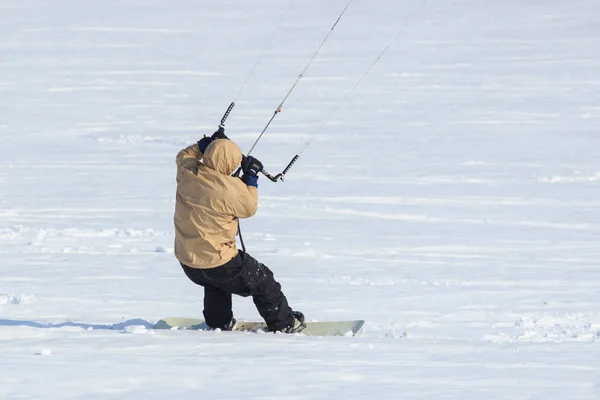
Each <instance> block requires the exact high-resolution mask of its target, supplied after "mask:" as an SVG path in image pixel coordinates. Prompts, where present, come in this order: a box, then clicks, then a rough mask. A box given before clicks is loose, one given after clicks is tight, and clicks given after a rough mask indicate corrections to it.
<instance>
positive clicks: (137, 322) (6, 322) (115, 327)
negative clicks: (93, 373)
mask: <svg viewBox="0 0 600 400" xmlns="http://www.w3.org/2000/svg"><path fill="white" fill-rule="evenodd" d="M0 326H29V327H32V328H44V329H49V328H64V327H77V328H82V329H94V330H109V331H120V330H123V329H125V328H127V327H128V326H143V327H145V328H147V329H152V328H154V324H153V323H152V322H149V321H146V320H145V319H139V318H137V319H130V320H127V321H124V322H120V323H118V324H110V325H102V324H86V323H83V322H71V321H68V322H61V323H59V324H51V323H46V324H43V323H40V322H35V321H19V320H12V319H0Z"/></svg>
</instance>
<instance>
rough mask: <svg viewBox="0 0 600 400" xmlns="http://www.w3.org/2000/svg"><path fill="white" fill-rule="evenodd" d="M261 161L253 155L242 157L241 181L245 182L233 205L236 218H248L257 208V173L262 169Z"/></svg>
mask: <svg viewBox="0 0 600 400" xmlns="http://www.w3.org/2000/svg"><path fill="white" fill-rule="evenodd" d="M262 169H263V165H262V163H261V162H260V161H259V160H258V159H256V158H254V157H251V156H249V157H244V158H243V159H242V170H243V171H244V175H243V176H242V182H243V183H244V184H245V186H243V187H242V188H241V189H240V190H239V196H237V199H236V201H234V205H233V213H234V215H235V216H236V217H237V218H250V217H251V216H253V215H254V214H256V210H257V209H258V173H259V172H260V171H262ZM240 186H241V185H240Z"/></svg>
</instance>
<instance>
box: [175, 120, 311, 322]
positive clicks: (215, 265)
mask: <svg viewBox="0 0 600 400" xmlns="http://www.w3.org/2000/svg"><path fill="white" fill-rule="evenodd" d="M176 162H177V193H176V203H175V218H174V221H175V256H176V257H177V259H178V260H179V262H180V263H181V266H182V267H183V271H184V272H185V274H186V275H187V276H188V278H189V279H190V280H191V281H192V282H194V283H196V284H197V285H200V286H203V287H204V320H205V322H206V324H207V325H208V326H209V327H211V328H214V329H217V328H218V329H222V330H231V329H232V328H233V327H234V326H235V322H236V321H235V318H233V311H232V302H231V300H232V294H236V295H240V296H244V297H247V296H252V298H253V300H254V304H255V305H256V308H257V310H258V312H259V313H260V315H261V316H262V317H263V319H264V320H265V322H266V324H267V327H268V330H270V331H281V332H285V333H293V332H300V331H301V330H302V329H304V328H305V327H306V324H305V322H304V315H303V314H302V313H301V312H299V311H293V310H292V309H291V308H290V306H289V305H288V302H287V299H286V297H285V295H284V294H283V292H282V291H281V285H280V284H279V283H278V282H277V281H276V280H275V278H274V276H273V272H272V271H271V270H270V269H269V268H268V267H266V266H265V265H264V264H261V263H259V262H258V261H257V260H256V259H254V258H253V257H252V256H250V255H249V254H248V253H245V252H244V251H241V250H238V249H237V246H236V234H237V232H238V219H239V218H249V217H251V216H253V215H254V214H255V213H256V210H257V208H258V173H259V172H261V171H262V164H261V162H260V161H259V160H257V159H256V158H253V157H244V156H243V155H242V151H241V150H240V148H239V147H238V146H237V145H236V144H235V143H234V142H232V141H231V140H229V139H228V138H227V136H225V132H224V129H223V128H220V129H219V130H218V131H217V132H215V133H214V134H213V135H212V136H211V137H210V138H209V137H204V138H203V139H201V140H200V141H198V142H197V143H195V144H193V145H191V146H189V147H186V148H185V149H183V150H181V151H180V152H179V153H178V154H177V158H176ZM240 165H241V167H242V171H243V176H242V178H241V179H240V178H238V177H236V176H232V175H231V174H232V173H233V172H234V171H235V170H236V169H237V168H238V166H240Z"/></svg>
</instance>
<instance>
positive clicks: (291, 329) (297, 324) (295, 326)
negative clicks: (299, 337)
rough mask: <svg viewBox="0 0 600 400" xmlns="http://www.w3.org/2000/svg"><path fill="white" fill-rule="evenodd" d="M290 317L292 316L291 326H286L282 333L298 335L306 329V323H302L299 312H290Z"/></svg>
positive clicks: (301, 316) (301, 315) (302, 317)
mask: <svg viewBox="0 0 600 400" xmlns="http://www.w3.org/2000/svg"><path fill="white" fill-rule="evenodd" d="M292 315H293V316H294V322H293V323H292V325H291V326H288V327H287V328H285V329H282V330H281V332H283V333H300V332H302V331H303V330H304V328H306V322H304V314H302V313H301V312H300V311H292Z"/></svg>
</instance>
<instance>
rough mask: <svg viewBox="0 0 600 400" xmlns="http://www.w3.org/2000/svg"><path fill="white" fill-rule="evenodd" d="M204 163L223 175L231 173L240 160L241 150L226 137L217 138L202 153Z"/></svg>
mask: <svg viewBox="0 0 600 400" xmlns="http://www.w3.org/2000/svg"><path fill="white" fill-rule="evenodd" d="M203 161H204V165H206V166H207V167H208V168H210V169H213V170H215V171H217V172H219V173H221V174H223V175H231V174H232V172H233V171H235V169H236V168H237V167H238V165H240V163H241V162H242V150H241V149H240V148H239V146H238V145H237V144H235V143H233V142H232V141H231V140H228V139H217V140H214V141H213V142H212V143H211V144H209V145H208V147H207V148H206V151H205V152H204V155H203Z"/></svg>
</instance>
